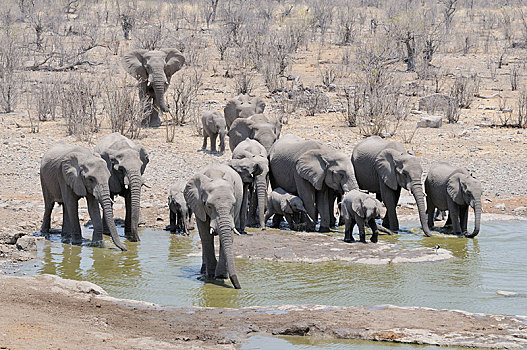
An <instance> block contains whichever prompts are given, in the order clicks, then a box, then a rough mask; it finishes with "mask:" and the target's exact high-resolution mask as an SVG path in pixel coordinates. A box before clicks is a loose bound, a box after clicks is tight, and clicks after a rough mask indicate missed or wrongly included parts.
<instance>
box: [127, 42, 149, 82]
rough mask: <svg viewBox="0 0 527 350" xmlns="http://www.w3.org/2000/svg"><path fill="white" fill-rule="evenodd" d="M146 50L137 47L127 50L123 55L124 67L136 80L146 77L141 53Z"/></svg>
mask: <svg viewBox="0 0 527 350" xmlns="http://www.w3.org/2000/svg"><path fill="white" fill-rule="evenodd" d="M147 52H148V51H147V50H141V49H138V50H132V51H128V52H127V53H125V54H124V55H123V66H124V69H125V70H126V71H127V72H128V73H130V75H131V76H133V77H134V78H135V79H137V80H146V79H147V78H148V75H147V73H146V68H145V67H144V62H145V61H144V58H143V55H144V54H145V53H147Z"/></svg>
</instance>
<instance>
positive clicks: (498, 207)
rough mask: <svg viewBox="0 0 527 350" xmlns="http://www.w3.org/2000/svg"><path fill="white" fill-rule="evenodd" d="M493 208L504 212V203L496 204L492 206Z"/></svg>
mask: <svg viewBox="0 0 527 350" xmlns="http://www.w3.org/2000/svg"><path fill="white" fill-rule="evenodd" d="M494 208H496V209H498V210H501V211H503V210H505V208H506V207H505V203H498V204H496V205H495V206H494Z"/></svg>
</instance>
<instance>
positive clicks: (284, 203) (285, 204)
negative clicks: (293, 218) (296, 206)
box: [280, 196, 293, 214]
mask: <svg viewBox="0 0 527 350" xmlns="http://www.w3.org/2000/svg"><path fill="white" fill-rule="evenodd" d="M280 210H281V211H282V213H285V214H293V209H292V208H291V205H290V204H289V201H288V199H287V196H282V199H280Z"/></svg>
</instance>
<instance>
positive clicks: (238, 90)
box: [234, 68, 255, 95]
mask: <svg viewBox="0 0 527 350" xmlns="http://www.w3.org/2000/svg"><path fill="white" fill-rule="evenodd" d="M254 88H255V82H254V75H253V74H252V73H251V71H250V69H248V68H243V69H242V70H241V71H240V72H239V73H236V74H235V75H234V92H235V95H240V94H250V93H251V92H252V91H253V90H254Z"/></svg>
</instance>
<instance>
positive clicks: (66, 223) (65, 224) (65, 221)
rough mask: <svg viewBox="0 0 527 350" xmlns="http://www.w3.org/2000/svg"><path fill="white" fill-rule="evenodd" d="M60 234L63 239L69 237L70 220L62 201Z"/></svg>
mask: <svg viewBox="0 0 527 350" xmlns="http://www.w3.org/2000/svg"><path fill="white" fill-rule="evenodd" d="M60 235H61V238H62V239H63V240H64V239H67V238H71V222H70V217H69V215H68V208H67V207H66V205H65V204H64V203H62V232H61V234H60Z"/></svg>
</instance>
